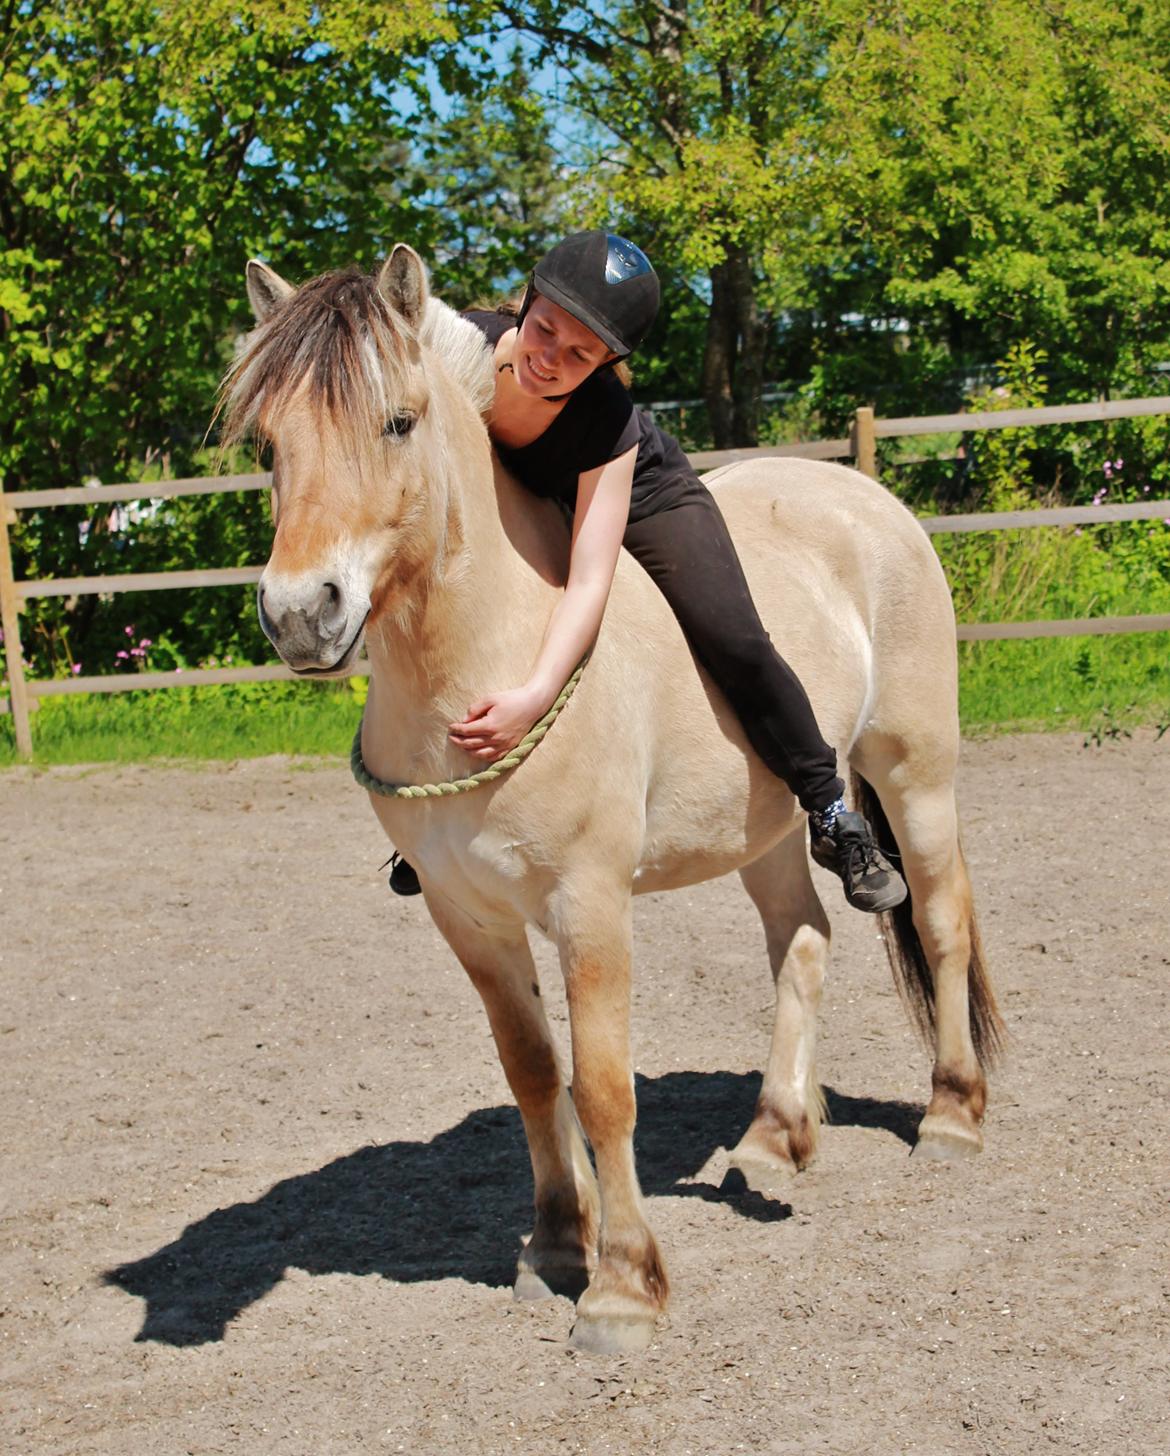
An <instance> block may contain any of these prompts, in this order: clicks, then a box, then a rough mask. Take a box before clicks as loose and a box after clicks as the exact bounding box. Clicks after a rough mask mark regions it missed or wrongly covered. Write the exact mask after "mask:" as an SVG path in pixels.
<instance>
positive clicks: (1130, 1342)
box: [0, 734, 1170, 1456]
mask: <svg viewBox="0 0 1170 1456" xmlns="http://www.w3.org/2000/svg"><path fill="white" fill-rule="evenodd" d="M1168 790H1170V735H1168V736H1167V737H1165V738H1163V739H1162V741H1161V742H1155V741H1154V738H1153V735H1152V734H1145V735H1141V736H1138V737H1136V738H1135V739H1134V740H1133V741H1132V742H1121V743H1110V744H1106V745H1105V746H1104V747H1103V748H1100V749H1095V748H1090V749H1088V750H1086V749H1083V748H1082V747H1081V744H1080V740H1079V738H1072V737H1040V736H1037V737H1023V738H1011V739H1000V740H996V741H988V742H974V743H969V744H968V745H967V747H966V751H965V763H964V768H963V774H962V780H961V795H962V804H963V810H964V826H965V838H966V846H967V851H968V855H969V858H970V861H971V867H972V873H973V876H974V879H975V884H976V892H977V896H978V905H979V908H980V912H981V918H982V924H983V930H984V935H985V939H986V943H987V951H988V957H989V961H990V964H991V967H992V972H993V974H994V976H995V978H996V981H997V985H998V989H999V993H1000V998H1001V1001H1002V1004H1003V1007H1004V1010H1005V1013H1006V1015H1007V1018H1008V1022H1009V1024H1010V1027H1011V1031H1012V1034H1013V1044H1012V1048H1011V1052H1010V1056H1009V1059H1008V1062H1007V1064H1006V1066H1005V1067H1004V1069H1003V1070H1002V1071H1001V1072H1000V1074H999V1075H998V1077H997V1078H996V1080H995V1082H994V1084H993V1089H992V1101H991V1105H990V1110H989V1115H988V1121H987V1151H986V1153H985V1154H984V1156H983V1157H982V1158H981V1159H977V1160H975V1161H973V1162H971V1163H968V1164H962V1165H956V1166H938V1165H927V1166H918V1165H917V1164H914V1163H912V1162H911V1161H910V1159H909V1158H908V1156H907V1154H908V1151H909V1143H910V1141H911V1138H912V1130H913V1127H914V1125H915V1122H916V1119H917V1118H918V1116H919V1115H920V1111H921V1104H922V1100H923V1097H924V1093H925V1092H926V1090H927V1088H928V1083H929V1066H928V1060H927V1057H926V1056H925V1054H924V1053H923V1051H922V1050H921V1048H920V1047H919V1046H918V1045H917V1044H916V1042H915V1040H914V1038H913V1036H912V1035H911V1033H910V1031H909V1030H908V1027H907V1023H906V1020H905V1018H904V1016H903V1014H902V1011H901V1008H900V1005H899V1002H898V999H897V997H896V995H895V993H894V991H893V988H892V982H891V979H890V975H889V973H888V971H887V969H886V967H885V962H884V958H883V955H882V953H881V947H880V942H879V941H878V939H877V938H876V927H875V926H874V925H873V923H872V922H870V921H869V920H867V919H866V918H865V917H862V916H860V915H856V914H854V913H852V912H850V911H848V910H847V909H846V908H845V906H844V905H843V903H841V902H840V901H839V896H837V895H833V894H832V886H831V885H830V884H829V883H828V882H827V881H826V882H823V884H824V889H825V891H826V895H827V899H828V902H829V904H830V906H831V913H832V916H833V921H834V928H835V930H836V933H837V939H836V943H835V947H834V958H833V966H832V968H831V973H830V981H829V985H828V988H827V991H826V996H825V1007H824V1015H823V1018H822V1041H821V1055H820V1073H821V1076H822V1079H823V1080H824V1082H825V1084H826V1086H827V1088H828V1089H829V1100H830V1104H831V1108H832V1112H833V1117H834V1123H833V1126H832V1127H830V1128H828V1129H827V1130H826V1132H825V1135H824V1139H823V1145H822V1151H821V1155H820V1159H819V1161H818V1162H817V1164H816V1165H815V1168H814V1169H811V1170H810V1171H808V1172H807V1173H805V1174H803V1175H801V1176H800V1177H799V1178H797V1179H795V1180H794V1181H793V1183H792V1185H791V1191H790V1193H789V1194H788V1196H787V1201H786V1202H772V1201H769V1200H767V1199H764V1198H761V1197H758V1196H755V1195H748V1194H746V1193H744V1192H742V1191H740V1192H737V1191H736V1189H735V1187H734V1185H733V1184H732V1183H731V1180H729V1181H728V1183H727V1185H722V1184H721V1179H720V1172H719V1159H718V1153H717V1150H718V1149H720V1148H722V1147H726V1146H728V1145H730V1144H732V1143H734V1142H735V1141H736V1139H737V1138H738V1136H739V1134H740V1132H741V1131H742V1129H743V1127H744V1126H745V1125H746V1122H747V1120H748V1118H749V1116H750V1112H751V1107H752V1104H753V1099H754V1095H755V1091H756V1088H757V1085H758V1068H759V1067H760V1065H761V1063H762V1061H763V1058H764V1056H765V1052H766V1048H767V1040H768V1035H769V1030H770V1025H771V997H770V983H769V978H768V972H767V967H766V962H765V958H764V954H763V945H762V934H761V931H760V928H759V923H758V921H757V920H756V918H755V915H754V912H753V910H752V909H751V906H750V905H749V903H748V900H747V898H746V896H745V895H744V893H743V891H742V890H741V888H740V886H739V882H738V880H737V879H735V878H732V879H728V880H722V881H719V882H717V883H714V884H711V885H706V886H703V887H701V888H699V889H697V890H694V891H689V892H682V893H679V894H675V895H672V896H656V897H649V898H648V899H645V900H642V901H640V902H639V908H638V915H637V922H636V925H637V1001H636V1010H635V1021H634V1033H635V1052H636V1066H637V1069H638V1079H639V1081H638V1096H639V1107H640V1123H639V1149H638V1156H639V1167H640V1171H641V1176H642V1181H643V1185H644V1187H645V1188H646V1190H647V1193H648V1195H649V1207H650V1213H651V1218H652V1221H653V1223H654V1226H655V1228H656V1230H657V1232H658V1235H659V1238H660V1240H661V1243H662V1247H663V1250H664V1252H665V1255H666V1258H667V1261H668V1264H669V1267H670V1270H671V1273H672V1276H673V1281H674V1291H675V1292H674V1300H673V1304H672V1307H671V1313H670V1319H669V1323H668V1324H666V1325H665V1327H664V1328H662V1330H661V1331H660V1334H659V1336H658V1338H657V1340H656V1341H655V1343H654V1344H653V1346H652V1347H651V1348H650V1350H649V1351H647V1352H646V1353H645V1354H644V1355H641V1356H638V1357H629V1358H621V1359H598V1358H595V1357H587V1356H579V1355H576V1354H574V1353H572V1352H570V1351H569V1350H568V1349H567V1348H566V1345H565V1340H566V1337H567V1335H568V1332H569V1327H570V1324H571V1315H572V1310H571V1306H570V1305H569V1303H568V1302H567V1301H565V1300H560V1299H558V1300H554V1301H550V1302H549V1303H547V1304H543V1305H539V1306H531V1307H529V1306H518V1305H515V1304H513V1302H512V1300H511V1296H510V1290H509V1282H510V1278H511V1272H512V1268H513V1261H514V1257H515V1252H516V1249H517V1247H518V1241H519V1238H520V1235H521V1233H522V1232H524V1231H525V1230H526V1229H527V1227H528V1216H529V1206H530V1198H531V1183H530V1173H529V1169H528V1162H527V1155H526V1152H525V1148H524V1143H523V1138H522V1134H521V1129H520V1124H519V1119H518V1117H517V1114H516V1113H515V1111H514V1109H513V1107H512V1106H511V1102H510V1098H509V1096H508V1092H507V1088H506V1086H505V1083H504V1079H503V1076H502V1074H501V1072H500V1069H499V1065H498V1063H497V1060H496V1056H495V1051H494V1048H493V1045H492V1042H491V1039H490V1037H489V1035H488V1030H487V1024H486V1020H485V1018H484V1016H483V1013H482V1010H481V1009H480V1007H479V1004H478V1002H477V1000H476V998H475V996H474V993H473V992H472V990H471V988H470V986H469V984H468V983H467V982H466V980H465V978H464V976H463V973H462V972H461V971H460V969H459V968H458V966H457V965H456V963H455V961H454V959H453V957H452V956H451V955H450V953H449V952H448V951H447V950H446V948H445V946H444V945H443V944H442V942H441V941H440V939H439V936H438V934H437V932H436V931H435V930H434V929H433V927H432V926H431V924H430V921H429V919H428V918H427V915H426V912H425V909H424V908H423V906H422V903H421V901H420V900H413V901H400V900H396V899H395V898H394V897H393V896H391V895H390V893H389V892H388V891H387V889H386V886H385V877H384V876H381V875H379V874H377V873H376V871H377V867H378V866H379V864H380V863H381V862H382V860H383V859H384V858H385V856H386V853H387V851H386V849H385V847H384V841H383V840H382V838H381V835H380V831H379V830H378V828H377V825H376V822H375V820H374V817H373V815H372V814H371V812H370V810H369V807H368V805H367V803H366V801H365V796H364V795H362V794H361V793H359V792H358V791H357V790H356V789H354V787H353V785H352V783H351V781H350V780H349V777H348V773H347V770H346V769H345V768H344V767H343V766H342V765H341V764H338V765H336V766H332V765H331V766H328V767H321V766H320V765H309V766H305V765H301V764H296V763H289V762H285V761H283V760H281V761H276V760H269V761H263V762H250V763H240V764H236V765H213V766H210V767H199V768H186V767H168V768H163V767H158V768H155V767H142V768H131V769H111V770H106V769H98V770H92V771H84V770H78V769H61V770H52V771H49V772H40V773H33V772H31V771H27V770H15V771H11V772H8V773H5V774H3V775H0V985H2V987H3V996H2V1004H0V1118H2V1138H0V1146H2V1150H3V1151H2V1162H0V1229H2V1240H0V1260H2V1263H0V1451H2V1452H4V1453H5V1456H24V1453H37V1456H42V1453H43V1456H50V1453H53V1456H56V1453H62V1456H65V1453H68V1456H75V1453H76V1456H79V1453H89V1452H101V1453H134V1456H171V1453H186V1452H190V1453H198V1456H203V1453H209V1452H241V1453H247V1456H267V1453H270V1452H280V1453H301V1452H304V1453H314V1456H317V1453H338V1456H350V1453H356V1452H365V1451H371V1452H400V1451H404V1452H411V1453H447V1452H452V1453H455V1452H459V1453H462V1452H473V1453H480V1452H483V1453H489V1456H491V1453H496V1452H514V1451H515V1452H525V1453H534V1456H544V1453H562V1452H578V1451H580V1452H588V1453H590V1456H593V1453H610V1452H612V1453H621V1456H625V1453H634V1452H637V1453H643V1452H648V1453H660V1452H661V1453H665V1456H685V1453H695V1456H699V1453H703V1456H707V1453H725V1452H736V1451H749V1452H757V1451H758V1452H769V1453H787V1452H792V1453H800V1456H817V1453H826V1456H851V1453H855V1452H857V1453H862V1452H864V1453H866V1456H887V1453H890V1456H902V1453H909V1452H919V1451H920V1452H930V1453H934V1456H937V1453H950V1452H955V1453H964V1456H965V1453H973V1456H974V1453H989V1456H990V1453H1011V1456H1015V1453H1020V1456H1023V1453H1028V1456H1034V1453H1036V1452H1038V1451H1046V1450H1050V1449H1051V1450H1054V1451H1060V1452H1066V1451H1068V1452H1083V1453H1102V1456H1127V1453H1143V1456H1147V1453H1150V1456H1152V1453H1162V1452H1165V1451H1167V1450H1170V1422H1168V1420H1167V1416H1168V1413H1170V1368H1168V1367H1170V1339H1168V1338H1167V1337H1168V1335H1170V1307H1168V1298H1167V1296H1168V1289H1170V1261H1168V1255H1167V1228H1168V1211H1170V1209H1168V1194H1170V1151H1168V1139H1167V1133H1168V1131H1170V1115H1168V1112H1167V1106H1166V1066H1167V1050H1166V1037H1167V1027H1168V1026H1170V1016H1168V1014H1167V1013H1168V1009H1170V892H1168V884H1170V874H1168V869H1170V793H1168ZM538 955H539V958H540V964H541V967H542V972H543V977H544V984H545V988H546V994H547V995H548V999H549V1004H550V1007H551V1008H552V1009H553V1011H554V1014H555V1019H556V1029H557V1032H558V1035H559V1036H560V1037H561V1038H562V1041H563V1040H564V1037H565V1032H566V1024H565V1017H564V1010H563V996H562V995H561V994H560V990H559V985H558V981H559V977H558V974H557V972H556V969H555V964H554V961H553V958H552V956H551V954H550V952H549V949H548V948H547V947H541V948H540V949H539V950H538ZM713 1153H715V1154H716V1157H715V1162H714V1172H712V1171H711V1170H710V1169H708V1170H707V1172H706V1173H705V1174H704V1175H702V1176H701V1177H700V1176H696V1175H698V1174H699V1170H700V1169H702V1168H703V1166H704V1164H705V1163H706V1162H707V1160H708V1158H710V1157H711V1155H712V1154H713Z"/></svg>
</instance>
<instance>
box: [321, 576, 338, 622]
mask: <svg viewBox="0 0 1170 1456" xmlns="http://www.w3.org/2000/svg"><path fill="white" fill-rule="evenodd" d="M344 615H345V602H344V600H343V598H342V595H341V588H340V587H339V586H338V585H337V583H336V582H335V581H326V582H323V583H322V584H321V590H320V591H319V592H318V593H317V620H318V621H319V622H320V623H321V625H322V626H324V627H332V626H333V625H334V624H335V623H336V622H337V621H338V619H339V618H341V617H343V616H344Z"/></svg>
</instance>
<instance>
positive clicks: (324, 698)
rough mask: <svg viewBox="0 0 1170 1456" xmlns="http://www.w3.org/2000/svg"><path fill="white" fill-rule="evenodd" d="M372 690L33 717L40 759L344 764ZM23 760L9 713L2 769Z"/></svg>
mask: <svg viewBox="0 0 1170 1456" xmlns="http://www.w3.org/2000/svg"><path fill="white" fill-rule="evenodd" d="M359 684H360V685H359ZM364 687H365V683H364V680H357V679H355V680H354V686H351V685H350V684H349V683H340V684H325V683H296V682H275V683H239V684H231V685H230V686H226V687H184V688H168V689H167V690H166V691H165V692H128V693H117V694H114V693H110V694H104V693H100V694H99V693H94V694H82V693H79V694H76V695H71V696H67V697H59V698H46V699H42V701H41V706H40V709H39V711H37V712H36V713H34V714H33V716H32V737H33V750H34V760H35V762H37V763H40V764H65V763H139V762H142V761H143V760H146V759H152V758H179V759H192V760H206V759H212V760H214V759H235V758H263V757H265V756H266V755H268V754H274V753H287V754H307V755H311V756H321V757H341V756H344V755H348V753H349V748H350V743H351V742H352V740H353V734H354V729H355V728H356V727H357V724H358V719H359V718H360V717H361V710H362V708H361V705H362V701H363V699H364V696H365V695H364V691H362V690H363V689H364ZM355 689H356V690H355ZM15 762H17V758H16V745H15V741H14V738H13V730H12V719H11V717H8V716H5V717H3V718H0V766H6V765H9V764H12V763H15Z"/></svg>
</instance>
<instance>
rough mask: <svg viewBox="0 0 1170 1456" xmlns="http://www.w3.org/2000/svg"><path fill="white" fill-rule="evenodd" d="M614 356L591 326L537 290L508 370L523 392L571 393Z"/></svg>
mask: <svg viewBox="0 0 1170 1456" xmlns="http://www.w3.org/2000/svg"><path fill="white" fill-rule="evenodd" d="M613 357H614V356H613V354H611V353H610V351H609V350H608V349H607V348H606V347H605V345H604V344H603V343H602V342H601V340H600V339H599V338H598V337H597V335H596V334H595V333H594V332H593V331H592V329H587V328H586V327H585V325H584V324H582V323H578V321H577V320H576V319H575V318H574V317H573V315H572V314H571V313H567V312H566V311H565V310H564V309H563V308H561V306H560V305H559V304H556V303H553V302H552V301H551V299H548V298H545V297H544V296H543V295H542V294H539V293H538V294H537V295H536V297H535V298H534V299H533V300H532V304H531V306H530V307H529V309H528V312H527V313H526V314H525V315H524V323H523V325H522V327H521V328H520V331H519V333H517V335H516V342H515V343H514V344H513V346H512V372H513V374H514V375H515V377H516V383H517V384H518V385H519V386H520V388H521V389H522V390H523V391H524V393H525V394H534V395H540V396H541V397H544V398H547V397H549V396H556V395H560V394H571V393H572V391H573V390H574V389H576V388H577V386H578V385H579V384H581V383H582V382H583V381H584V380H586V379H588V377H589V376H590V375H591V374H592V373H593V371H594V370H595V369H597V368H598V367H599V366H600V365H602V364H605V363H607V362H608V361H609V360H610V359H612V358H613Z"/></svg>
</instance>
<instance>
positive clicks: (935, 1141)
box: [910, 1118, 983, 1163]
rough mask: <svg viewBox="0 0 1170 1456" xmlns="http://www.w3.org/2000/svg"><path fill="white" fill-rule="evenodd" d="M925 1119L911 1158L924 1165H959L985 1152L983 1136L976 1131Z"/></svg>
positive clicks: (919, 1130)
mask: <svg viewBox="0 0 1170 1456" xmlns="http://www.w3.org/2000/svg"><path fill="white" fill-rule="evenodd" d="M932 1123H933V1119H931V1118H925V1119H924V1120H923V1123H922V1126H921V1127H920V1128H919V1129H918V1141H917V1142H916V1143H915V1144H914V1147H913V1148H912V1149H911V1152H910V1156H911V1157H912V1158H917V1159H918V1161H919V1162H922V1163H959V1162H962V1161H963V1160H964V1159H965V1158H973V1157H975V1156H976V1155H977V1154H979V1153H981V1152H982V1151H983V1138H982V1135H981V1134H980V1133H979V1132H978V1131H977V1130H975V1129H971V1130H970V1131H967V1130H966V1129H964V1128H958V1127H953V1126H951V1125H949V1124H947V1123H941V1124H940V1123H933V1125H931V1124H932Z"/></svg>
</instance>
